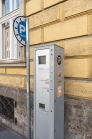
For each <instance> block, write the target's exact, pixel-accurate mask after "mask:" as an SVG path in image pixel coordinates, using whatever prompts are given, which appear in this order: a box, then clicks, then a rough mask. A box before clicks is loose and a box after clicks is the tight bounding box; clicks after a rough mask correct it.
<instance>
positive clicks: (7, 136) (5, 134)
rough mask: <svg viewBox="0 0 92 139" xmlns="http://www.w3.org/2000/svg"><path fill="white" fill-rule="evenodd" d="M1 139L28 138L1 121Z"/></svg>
mask: <svg viewBox="0 0 92 139" xmlns="http://www.w3.org/2000/svg"><path fill="white" fill-rule="evenodd" d="M0 139H26V138H25V137H23V136H21V135H20V134H18V133H16V132H15V131H13V130H12V129H10V128H8V127H7V126H5V125H3V124H2V123H0Z"/></svg>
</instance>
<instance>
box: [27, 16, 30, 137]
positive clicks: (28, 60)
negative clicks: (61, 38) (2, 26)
mask: <svg viewBox="0 0 92 139" xmlns="http://www.w3.org/2000/svg"><path fill="white" fill-rule="evenodd" d="M26 68H27V69H26V70H27V123H28V139H31V116H30V115H31V107H30V103H31V102H30V47H29V19H28V18H26Z"/></svg>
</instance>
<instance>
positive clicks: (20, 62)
mask: <svg viewBox="0 0 92 139" xmlns="http://www.w3.org/2000/svg"><path fill="white" fill-rule="evenodd" d="M25 4H26V1H25V0H19V8H18V9H15V10H13V11H11V12H10V13H8V14H6V15H4V16H2V15H3V12H2V10H3V5H2V0H0V9H1V10H0V32H1V34H0V38H2V39H1V46H2V47H0V52H1V54H0V67H12V66H13V67H20V66H21V67H24V66H26V62H25V61H26V60H25V53H26V52H25V46H21V45H20V58H19V59H12V56H11V57H10V58H11V59H2V56H3V35H2V33H3V27H2V24H3V23H5V22H6V21H8V20H9V19H11V18H14V17H15V16H25ZM10 37H11V36H10Z"/></svg>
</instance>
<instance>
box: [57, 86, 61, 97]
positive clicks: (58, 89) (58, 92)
mask: <svg viewBox="0 0 92 139" xmlns="http://www.w3.org/2000/svg"><path fill="white" fill-rule="evenodd" d="M61 95H62V86H59V87H58V88H57V97H60V96H61Z"/></svg>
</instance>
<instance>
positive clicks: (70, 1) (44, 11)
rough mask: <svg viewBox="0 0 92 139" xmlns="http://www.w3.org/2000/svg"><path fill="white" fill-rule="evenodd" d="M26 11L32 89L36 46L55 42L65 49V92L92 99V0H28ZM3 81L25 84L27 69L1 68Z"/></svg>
mask: <svg viewBox="0 0 92 139" xmlns="http://www.w3.org/2000/svg"><path fill="white" fill-rule="evenodd" d="M25 11H26V13H25V14H26V16H28V17H29V21H30V25H29V28H30V29H29V32H30V67H31V69H30V79H31V83H30V84H31V89H32V90H33V87H34V80H33V79H34V69H33V63H34V60H33V59H34V53H33V47H34V46H36V45H39V44H47V43H55V44H58V45H60V46H62V47H64V50H65V51H64V53H65V61H64V63H65V73H64V74H65V94H66V95H69V96H76V97H80V98H85V99H92V87H91V86H92V81H91V78H92V1H91V0H81V1H80V0H67V1H64V0H26V10H25ZM0 84H2V85H7V86H12V87H18V88H26V69H25V68H0ZM76 88H77V89H76ZM75 89H76V90H77V92H76V91H75ZM79 89H80V91H79ZM83 90H84V91H83Z"/></svg>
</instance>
